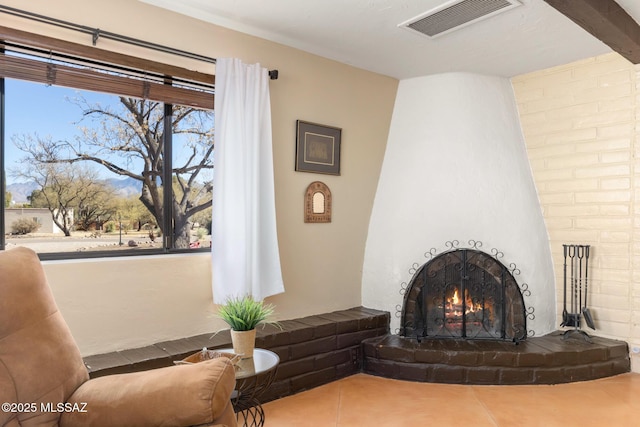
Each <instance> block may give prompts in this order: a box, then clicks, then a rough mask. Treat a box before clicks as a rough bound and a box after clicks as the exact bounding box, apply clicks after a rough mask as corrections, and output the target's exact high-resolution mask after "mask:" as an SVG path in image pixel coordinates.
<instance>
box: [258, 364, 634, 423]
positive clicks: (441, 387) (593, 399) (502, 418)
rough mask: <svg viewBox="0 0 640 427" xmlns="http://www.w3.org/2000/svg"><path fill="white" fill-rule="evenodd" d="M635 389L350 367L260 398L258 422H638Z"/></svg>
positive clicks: (630, 383) (627, 378)
mask: <svg viewBox="0 0 640 427" xmlns="http://www.w3.org/2000/svg"><path fill="white" fill-rule="evenodd" d="M637 393H640V375H639V374H624V375H618V376H616V377H611V378H605V379H601V380H595V381H585V382H578V383H571V384H559V385H539V386H465V385H450V384H431V383H416V382H408V381H398V380H391V379H387V378H380V377H373V376H369V375H364V374H358V375H353V376H351V377H348V378H345V379H342V380H340V381H336V382H333V383H331V384H327V385H324V386H322V387H318V388H315V389H313V390H309V391H306V392H303V393H299V394H296V395H294V396H289V397H286V398H283V399H279V400H276V401H273V402H269V403H267V404H265V405H264V409H265V413H266V423H265V427H289V426H296V427H305V426H309V427H361V426H376V427H395V426H409V425H472V426H474V427H476V426H477V427H485V426H486V427H511V426H518V427H573V426H576V427H591V426H593V427H596V426H597V427H600V426H631V425H640V399H638V397H637V396H638V395H637ZM452 420H455V421H452Z"/></svg>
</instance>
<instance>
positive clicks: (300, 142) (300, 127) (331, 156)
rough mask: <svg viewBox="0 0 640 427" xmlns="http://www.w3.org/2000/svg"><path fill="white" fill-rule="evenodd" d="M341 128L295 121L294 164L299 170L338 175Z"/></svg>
mask: <svg viewBox="0 0 640 427" xmlns="http://www.w3.org/2000/svg"><path fill="white" fill-rule="evenodd" d="M341 139H342V129H340V128H336V127H332V126H325V125H320V124H317V123H311V122H306V121H303V120H297V121H296V166H295V170H296V171H299V172H314V173H322V174H328V175H340V145H341V142H342V141H341Z"/></svg>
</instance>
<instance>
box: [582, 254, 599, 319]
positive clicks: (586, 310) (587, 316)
mask: <svg viewBox="0 0 640 427" xmlns="http://www.w3.org/2000/svg"><path fill="white" fill-rule="evenodd" d="M584 250H585V257H584V263H585V266H584V307H583V308H582V314H583V315H584V320H585V321H586V322H587V326H589V327H590V328H591V329H593V330H595V329H596V326H595V323H593V317H592V316H591V311H589V306H588V305H587V291H588V289H589V288H588V286H589V285H588V278H589V245H587V246H585V248H584Z"/></svg>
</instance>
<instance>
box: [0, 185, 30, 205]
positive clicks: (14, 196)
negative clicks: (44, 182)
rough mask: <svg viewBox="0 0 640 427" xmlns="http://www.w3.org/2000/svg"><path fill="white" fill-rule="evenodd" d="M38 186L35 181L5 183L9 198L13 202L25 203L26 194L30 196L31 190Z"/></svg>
mask: <svg viewBox="0 0 640 427" xmlns="http://www.w3.org/2000/svg"><path fill="white" fill-rule="evenodd" d="M38 188H39V186H38V184H36V183H35V182H17V183H14V184H9V185H7V191H8V192H9V193H11V200H12V201H13V202H15V203H27V201H28V200H27V196H31V193H33V190H36V189H38ZM0 191H1V190H0Z"/></svg>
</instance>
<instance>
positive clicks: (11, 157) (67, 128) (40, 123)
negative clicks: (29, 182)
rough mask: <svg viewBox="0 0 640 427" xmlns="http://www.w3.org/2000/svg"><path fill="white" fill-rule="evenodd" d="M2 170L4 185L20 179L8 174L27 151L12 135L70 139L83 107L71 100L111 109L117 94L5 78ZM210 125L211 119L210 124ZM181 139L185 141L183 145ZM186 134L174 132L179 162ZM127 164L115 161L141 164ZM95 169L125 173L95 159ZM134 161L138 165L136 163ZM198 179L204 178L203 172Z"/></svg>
mask: <svg viewBox="0 0 640 427" xmlns="http://www.w3.org/2000/svg"><path fill="white" fill-rule="evenodd" d="M5 93H6V96H5V106H6V113H5V114H6V115H5V164H4V166H5V170H6V179H7V185H10V184H12V183H15V182H19V181H18V180H17V179H16V178H14V177H12V176H11V173H10V171H11V170H12V169H15V168H16V167H18V166H19V160H20V159H21V158H23V157H25V156H26V153H24V152H22V151H20V150H19V149H17V148H16V147H15V145H14V143H13V140H12V138H13V137H14V136H16V135H18V136H20V135H27V134H28V135H34V136H35V135H37V136H38V137H41V138H47V137H48V136H50V137H51V139H53V140H63V139H66V140H70V141H73V140H74V137H75V135H79V134H80V131H79V130H78V125H76V124H75V122H77V121H78V120H80V119H81V118H82V110H81V108H80V107H79V106H78V105H76V104H75V103H74V102H73V100H74V99H76V98H79V97H82V98H84V99H85V100H86V101H87V103H89V104H96V103H99V104H101V105H102V106H108V105H112V106H113V107H114V109H119V108H120V107H121V104H120V101H119V99H118V97H117V96H116V95H109V94H105V93H99V92H91V91H86V90H77V89H71V88H65V87H58V86H47V85H44V84H41V83H32V82H27V81H22V80H14V79H6V80H5ZM92 123H95V122H93V121H84V122H81V123H79V125H83V126H90V125H91V124H92ZM211 125H212V126H213V123H212V124H211ZM183 143H184V144H185V145H184V146H183ZM186 143H187V137H185V136H181V135H174V140H173V144H174V151H173V153H174V161H177V162H180V161H181V160H183V161H184V160H185V159H186V158H188V156H189V155H190V150H189V147H188V146H187V145H186ZM132 161H133V163H130V164H129V165H127V164H126V163H124V162H123V161H122V159H118V160H116V161H115V162H116V163H117V164H119V165H120V166H122V167H127V168H129V169H130V170H132V171H134V172H135V171H136V169H138V168H140V169H141V168H142V166H141V163H137V162H139V160H135V159H134V160H132ZM89 164H91V165H93V166H94V167H95V168H96V170H97V171H98V172H99V173H100V174H101V175H102V177H103V178H114V177H115V178H119V179H123V178H124V177H122V176H118V175H115V174H111V173H109V172H108V171H107V170H106V169H105V168H103V167H101V166H98V165H96V164H94V163H89ZM136 165H137V166H136ZM201 179H205V176H202V177H201Z"/></svg>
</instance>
